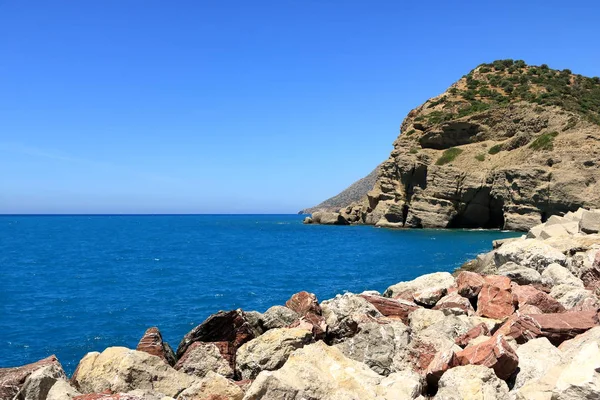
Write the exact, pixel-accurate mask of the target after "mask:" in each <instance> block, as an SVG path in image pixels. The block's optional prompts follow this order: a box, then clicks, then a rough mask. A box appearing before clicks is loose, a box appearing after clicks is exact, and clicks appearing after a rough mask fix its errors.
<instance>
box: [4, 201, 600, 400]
mask: <svg viewBox="0 0 600 400" xmlns="http://www.w3.org/2000/svg"><path fill="white" fill-rule="evenodd" d="M493 247H494V249H493V250H492V251H491V252H489V253H486V254H482V255H480V256H478V257H477V259H475V260H473V261H471V262H468V263H466V264H465V265H463V266H462V267H461V268H459V269H458V270H457V271H455V273H454V274H450V273H447V272H437V273H433V274H428V275H423V276H420V277H418V278H416V279H414V280H412V281H407V282H399V283H396V284H394V285H392V286H390V287H389V288H388V289H387V290H386V291H385V292H384V293H383V294H381V293H378V292H375V291H367V292H363V293H360V294H353V293H345V294H343V295H337V296H336V297H335V298H333V299H328V300H324V301H321V302H319V301H318V299H317V298H316V296H315V295H314V294H311V293H307V292H300V293H296V294H294V295H292V296H291V297H290V299H289V300H288V301H287V302H286V303H285V305H275V306H273V307H271V308H269V309H268V310H267V311H266V312H264V313H259V312H255V311H242V310H231V311H219V312H218V313H216V314H213V315H211V316H210V317H208V318H207V319H206V320H205V321H204V322H203V323H201V324H200V325H198V326H197V327H195V328H194V329H192V330H191V331H190V332H189V333H187V334H186V335H185V336H184V338H183V339H182V340H181V342H180V344H179V346H178V347H177V349H172V348H171V347H170V346H169V345H168V344H167V343H165V342H164V341H163V338H162V336H161V333H160V331H159V329H158V328H156V327H152V328H150V329H148V330H147V331H146V332H145V334H144V335H143V337H142V338H141V340H140V342H139V344H138V346H137V348H136V349H135V350H134V349H128V348H125V347H109V348H107V349H105V350H104V351H102V352H101V353H99V352H91V353H88V354H87V355H86V356H85V357H84V358H83V359H82V360H81V361H80V362H79V365H78V367H77V369H76V371H75V372H74V374H73V376H72V377H70V378H69V377H67V375H66V374H65V372H64V370H63V369H62V367H61V365H60V362H59V360H57V358H56V357H54V356H50V357H48V358H46V359H43V360H40V361H38V362H36V363H33V364H28V365H24V366H21V367H15V368H0V400H13V399H15V400H97V399H103V400H141V399H149V400H171V399H176V400H204V399H206V400H209V399H210V400H228V399H232V400H258V399H265V400H271V399H273V400H274V399H287V400H301V399H307V400H308V399H311V400H315V399H332V400H344V399H380V400H384V399H389V400H392V399H394V400H396V399H398V400H399V399H436V400H451V399H485V400H491V399H502V400H505V399H518V400H534V399H536V400H538V399H548V400H570V399H595V398H600V372H599V371H600V314H599V311H600V298H599V295H600V210H585V209H580V210H578V211H577V212H570V213H567V214H565V215H564V216H563V217H558V216H553V217H551V218H549V219H548V221H547V222H546V223H544V224H540V225H537V226H535V227H533V228H532V229H531V230H529V232H527V234H526V235H523V236H522V237H521V238H515V239H506V240H501V241H496V242H494V244H493Z"/></svg>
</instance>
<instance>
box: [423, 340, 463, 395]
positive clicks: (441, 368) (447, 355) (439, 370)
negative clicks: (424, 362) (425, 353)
mask: <svg viewBox="0 0 600 400" xmlns="http://www.w3.org/2000/svg"><path fill="white" fill-rule="evenodd" d="M458 365H460V364H459V363H458V359H457V358H456V354H455V353H454V350H452V349H448V350H445V351H440V352H438V353H437V354H436V355H435V356H434V357H433V359H432V360H431V362H430V363H429V366H428V367H427V371H426V373H425V377H426V379H427V383H428V384H429V385H433V386H435V385H437V383H438V382H439V380H440V378H441V377H442V375H444V372H446V371H448V370H449V369H450V368H454V367H457V366H458Z"/></svg>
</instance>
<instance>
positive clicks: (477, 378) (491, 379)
mask: <svg viewBox="0 0 600 400" xmlns="http://www.w3.org/2000/svg"><path fill="white" fill-rule="evenodd" d="M507 398H508V386H507V385H506V383H505V382H504V381H502V380H500V379H499V378H498V377H497V376H496V375H495V374H494V371H493V370H492V369H490V368H487V367H484V366H481V365H466V366H461V367H456V368H452V369H450V370H449V371H447V372H446V373H445V374H444V375H443V376H442V378H441V379H440V381H439V384H438V392H437V394H436V396H435V399H436V400H506V399H507Z"/></svg>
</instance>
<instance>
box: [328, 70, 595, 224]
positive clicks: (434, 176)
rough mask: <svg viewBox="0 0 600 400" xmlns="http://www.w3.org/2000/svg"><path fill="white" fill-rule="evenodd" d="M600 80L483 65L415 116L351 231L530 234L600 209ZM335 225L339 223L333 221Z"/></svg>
mask: <svg viewBox="0 0 600 400" xmlns="http://www.w3.org/2000/svg"><path fill="white" fill-rule="evenodd" d="M599 168H600V78H587V77H583V76H581V75H574V74H572V73H571V71H569V70H562V71H556V70H553V69H550V68H548V67H547V66H546V65H542V66H539V67H536V66H527V65H526V64H525V63H524V62H523V61H513V60H502V61H495V62H494V63H492V64H483V65H480V66H478V67H477V68H475V69H474V70H472V71H471V72H470V73H469V74H467V75H465V76H464V77H462V78H461V79H460V80H459V81H457V82H456V83H454V84H453V85H452V86H451V87H450V88H449V89H448V90H447V91H446V92H444V93H442V94H440V95H439V96H436V97H434V98H432V99H430V100H428V101H427V102H425V103H424V104H422V105H421V106H419V107H417V108H415V109H414V110H412V111H410V113H409V114H408V116H407V117H406V118H405V120H404V121H403V122H402V125H401V128H400V135H399V137H398V138H397V139H396V141H395V142H394V149H393V150H392V152H391V154H390V156H389V158H388V159H387V160H386V161H385V162H383V163H382V164H381V166H380V169H379V174H378V177H377V180H376V182H375V184H374V185H373V188H372V190H370V191H369V192H368V194H367V195H366V196H365V197H364V198H363V199H362V200H361V201H359V202H356V203H354V204H346V205H345V207H340V210H338V211H339V213H340V215H341V217H342V219H344V220H345V221H347V223H365V224H374V225H378V226H386V227H412V228H502V229H513V230H527V229H529V228H531V227H532V226H534V225H537V224H539V223H542V222H544V221H546V220H547V219H548V218H549V217H550V216H551V215H564V214H565V213H566V212H568V211H574V210H576V209H578V208H579V207H592V208H594V207H599V206H600V186H599V183H598V177H600V170H599ZM329 220H332V219H331V218H330V219H329Z"/></svg>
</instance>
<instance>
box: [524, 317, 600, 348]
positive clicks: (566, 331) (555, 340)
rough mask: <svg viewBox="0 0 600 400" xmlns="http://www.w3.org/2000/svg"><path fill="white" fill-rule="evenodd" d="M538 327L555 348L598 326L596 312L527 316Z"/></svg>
mask: <svg viewBox="0 0 600 400" xmlns="http://www.w3.org/2000/svg"><path fill="white" fill-rule="evenodd" d="M527 317H528V318H530V319H531V320H533V322H534V323H535V324H536V325H537V326H538V327H539V329H540V332H541V335H542V336H544V337H547V338H548V340H550V342H552V344H554V345H555V346H557V345H559V344H561V343H562V342H564V341H565V340H568V339H572V338H574V337H575V336H577V335H579V334H582V333H584V332H585V331H587V330H589V329H591V328H594V327H595V326H597V325H598V323H599V320H598V312H597V311H578V312H564V313H560V314H536V315H528V316H527Z"/></svg>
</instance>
